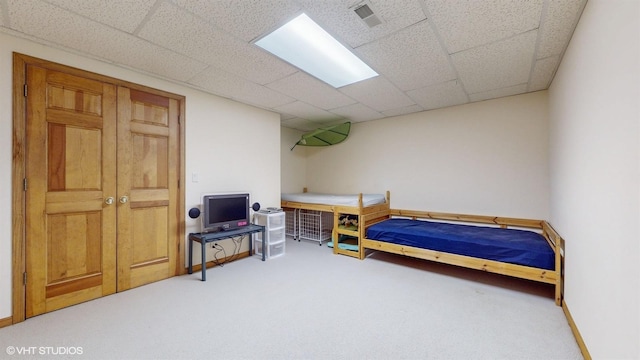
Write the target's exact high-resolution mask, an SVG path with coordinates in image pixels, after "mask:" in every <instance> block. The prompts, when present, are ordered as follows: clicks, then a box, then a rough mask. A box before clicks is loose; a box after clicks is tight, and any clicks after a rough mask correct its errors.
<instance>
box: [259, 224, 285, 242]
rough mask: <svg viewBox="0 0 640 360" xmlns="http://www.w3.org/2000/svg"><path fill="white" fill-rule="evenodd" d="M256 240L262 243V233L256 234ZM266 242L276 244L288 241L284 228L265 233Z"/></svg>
mask: <svg viewBox="0 0 640 360" xmlns="http://www.w3.org/2000/svg"><path fill="white" fill-rule="evenodd" d="M254 236H255V239H256V240H260V241H262V233H256V234H255V235H254ZM265 236H266V238H265V240H266V243H267V244H274V243H277V242H280V241H284V240H285V239H286V235H285V231H284V228H283V227H282V228H280V229H275V230H266V231H265Z"/></svg>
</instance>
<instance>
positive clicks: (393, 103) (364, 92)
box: [340, 76, 415, 112]
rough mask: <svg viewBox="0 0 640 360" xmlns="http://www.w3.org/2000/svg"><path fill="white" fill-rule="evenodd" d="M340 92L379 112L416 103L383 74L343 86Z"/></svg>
mask: <svg viewBox="0 0 640 360" xmlns="http://www.w3.org/2000/svg"><path fill="white" fill-rule="evenodd" d="M340 92H342V93H344V94H346V95H347V96H349V97H351V98H353V99H356V100H358V101H359V102H361V103H363V104H364V105H367V106H368V107H370V108H372V109H374V110H376V111H379V112H382V111H385V110H390V109H397V108H401V107H406V106H410V105H415V103H414V102H413V100H411V99H410V98H409V97H408V96H407V95H406V94H405V93H403V92H402V91H400V90H398V88H397V87H395V86H394V85H393V84H392V83H390V82H389V80H387V79H386V78H384V77H382V76H377V77H374V78H371V79H367V80H364V81H360V82H357V83H355V84H352V85H348V86H344V87H341V88H340Z"/></svg>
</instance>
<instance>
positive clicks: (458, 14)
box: [425, 0, 543, 54]
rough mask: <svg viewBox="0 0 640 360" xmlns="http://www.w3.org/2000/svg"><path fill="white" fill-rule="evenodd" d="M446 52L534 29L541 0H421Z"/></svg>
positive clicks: (540, 8)
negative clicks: (423, 1) (441, 39)
mask: <svg viewBox="0 0 640 360" xmlns="http://www.w3.org/2000/svg"><path fill="white" fill-rule="evenodd" d="M425 5H426V7H427V9H428V11H429V13H430V15H431V17H430V20H431V21H432V22H433V23H434V24H435V25H436V27H437V29H438V32H439V34H440V36H441V37H442V38H443V40H444V42H445V46H446V47H447V49H448V50H449V53H451V54H453V53H456V52H458V51H462V50H465V49H470V48H473V47H476V46H480V45H484V44H488V43H492V42H494V41H497V40H501V39H505V38H508V37H511V36H514V35H517V34H520V33H523V32H527V31H530V30H533V29H537V28H538V25H539V23H540V13H541V11H542V5H543V0H526V1H505V0H482V1H469V0H433V1H425Z"/></svg>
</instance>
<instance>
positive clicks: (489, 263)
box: [359, 209, 564, 306]
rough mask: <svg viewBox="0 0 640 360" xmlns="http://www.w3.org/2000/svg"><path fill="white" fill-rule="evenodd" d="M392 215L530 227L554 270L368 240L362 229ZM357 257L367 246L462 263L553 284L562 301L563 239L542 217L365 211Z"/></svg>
mask: <svg viewBox="0 0 640 360" xmlns="http://www.w3.org/2000/svg"><path fill="white" fill-rule="evenodd" d="M391 217H404V218H411V219H427V220H442V221H446V222H463V223H474V224H491V225H494V226H495V225H499V226H500V227H502V228H507V227H515V228H522V229H529V230H533V231H536V232H539V233H541V234H542V235H543V236H544V238H545V239H546V240H547V242H548V243H549V245H550V246H551V248H552V249H553V251H554V254H555V270H547V269H539V268H535V267H529V266H523V265H515V264H510V263H504V262H499V261H493V260H485V259H479V258H473V257H469V256H463V255H456V254H450V253H444V252H439V251H433V250H427V249H421V248H417V247H412V246H406V245H397V244H392V243H388V242H384V241H378V240H375V239H367V238H366V236H365V232H364V231H365V229H366V228H367V227H369V226H371V225H373V224H376V223H378V222H381V221H384V220H386V219H389V218H391ZM359 230H360V232H361V233H362V235H361V237H360V239H362V241H360V242H359V243H360V251H359V253H360V256H361V257H360V258H361V259H363V258H364V256H365V252H366V250H367V249H371V250H376V251H385V252H390V253H394V254H400V255H406V256H411V257H415V258H420V259H426V260H431V261H436V262H440V263H444V264H451V265H457V266H462V267H466V268H470V269H477V270H482V271H487V272H491V273H496V274H502V275H507V276H512V277H516V278H521V279H527V280H532V281H537V282H542V283H547V284H552V285H554V286H555V303H556V305H558V306H560V305H561V304H562V268H563V250H562V249H563V247H564V244H563V239H562V238H561V237H560V235H558V233H557V232H556V231H555V230H554V229H553V228H552V227H551V225H549V223H548V222H546V221H544V220H530V219H517V218H505V217H492V216H480V215H464V214H450V213H438V212H427V211H414V210H398V209H388V210H387V211H386V213H385V211H382V212H378V213H377V214H373V213H367V214H364V217H363V218H360V229H359Z"/></svg>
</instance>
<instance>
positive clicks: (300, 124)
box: [280, 118, 318, 146]
mask: <svg viewBox="0 0 640 360" xmlns="http://www.w3.org/2000/svg"><path fill="white" fill-rule="evenodd" d="M280 124H281V125H282V126H285V127H288V128H292V129H296V130H300V131H311V130H315V129H317V128H318V124H316V123H314V122H313V121H310V120H307V119H301V118H293V119H287V120H282V121H280ZM293 145H295V144H291V146H293Z"/></svg>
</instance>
